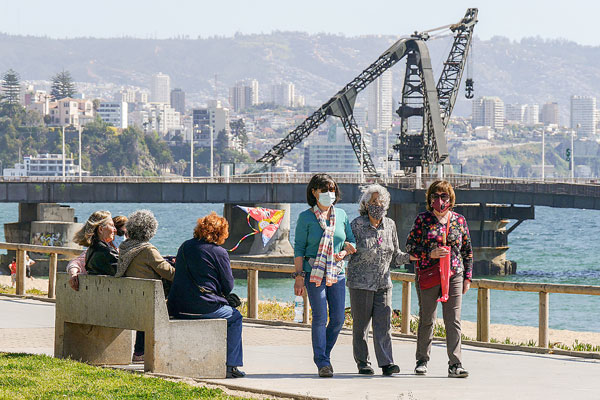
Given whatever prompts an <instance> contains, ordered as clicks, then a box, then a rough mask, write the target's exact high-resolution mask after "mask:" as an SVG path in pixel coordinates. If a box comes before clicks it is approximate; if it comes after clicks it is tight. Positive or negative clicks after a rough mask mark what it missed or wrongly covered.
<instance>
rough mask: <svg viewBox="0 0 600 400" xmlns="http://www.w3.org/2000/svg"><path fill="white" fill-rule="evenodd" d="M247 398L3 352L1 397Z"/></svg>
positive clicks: (218, 390) (115, 371) (85, 365)
mask: <svg viewBox="0 0 600 400" xmlns="http://www.w3.org/2000/svg"><path fill="white" fill-rule="evenodd" d="M55 398H67V399H87V398H95V399H218V400H221V399H222V400H224V399H228V400H229V399H231V400H234V399H244V398H243V397H233V396H229V395H228V394H226V393H225V392H223V391H222V390H220V389H209V388H206V387H194V386H190V385H187V384H185V383H181V382H171V381H166V380H164V379H160V378H153V377H147V376H144V375H138V374H133V373H130V372H125V371H119V370H113V369H108V368H100V367H93V366H90V365H87V364H83V363H79V362H76V361H72V360H59V359H56V358H53V357H48V356H40V355H31V354H17V353H13V354H7V353H0V399H55Z"/></svg>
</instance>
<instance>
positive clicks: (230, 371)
mask: <svg viewBox="0 0 600 400" xmlns="http://www.w3.org/2000/svg"><path fill="white" fill-rule="evenodd" d="M245 376H246V373H245V372H244V371H240V370H239V369H238V367H227V375H226V377H227V378H243V377H245Z"/></svg>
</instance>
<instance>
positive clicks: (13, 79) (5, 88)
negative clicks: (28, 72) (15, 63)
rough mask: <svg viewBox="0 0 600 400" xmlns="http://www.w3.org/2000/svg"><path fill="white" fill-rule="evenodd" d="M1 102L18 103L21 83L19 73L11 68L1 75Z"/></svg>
mask: <svg viewBox="0 0 600 400" xmlns="http://www.w3.org/2000/svg"><path fill="white" fill-rule="evenodd" d="M2 92H3V93H4V94H3V96H2V102H4V103H6V104H10V105H15V104H19V95H20V94H21V84H20V82H19V74H18V73H16V72H15V71H14V70H13V69H9V70H8V71H6V72H5V73H4V75H3V76H2Z"/></svg>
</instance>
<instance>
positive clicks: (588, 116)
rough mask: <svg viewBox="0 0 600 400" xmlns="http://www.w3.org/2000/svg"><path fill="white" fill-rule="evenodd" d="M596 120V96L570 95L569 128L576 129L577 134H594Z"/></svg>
mask: <svg viewBox="0 0 600 400" xmlns="http://www.w3.org/2000/svg"><path fill="white" fill-rule="evenodd" d="M597 122H598V119H597V113H596V98H595V97H591V96H571V128H572V129H576V130H577V135H578V136H579V135H581V136H584V137H592V136H594V135H595V134H596V124H597Z"/></svg>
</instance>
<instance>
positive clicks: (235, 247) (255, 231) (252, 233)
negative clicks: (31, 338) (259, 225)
mask: <svg viewBox="0 0 600 400" xmlns="http://www.w3.org/2000/svg"><path fill="white" fill-rule="evenodd" d="M246 220H247V221H248V226H249V227H250V228H252V225H251V224H250V214H248V216H247V217H246ZM252 230H253V231H254V232H251V233H249V234H247V235H245V236H244V237H243V238H241V239H240V241H239V242H237V244H236V245H235V246H233V248H232V249H231V250H227V251H229V252H232V251H234V250H235V249H237V248H238V246H239V245H240V243H242V241H243V240H244V239H246V238H247V237H249V236H252V235H256V234H257V233H258V232H259V231H258V230H256V229H254V228H252Z"/></svg>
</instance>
